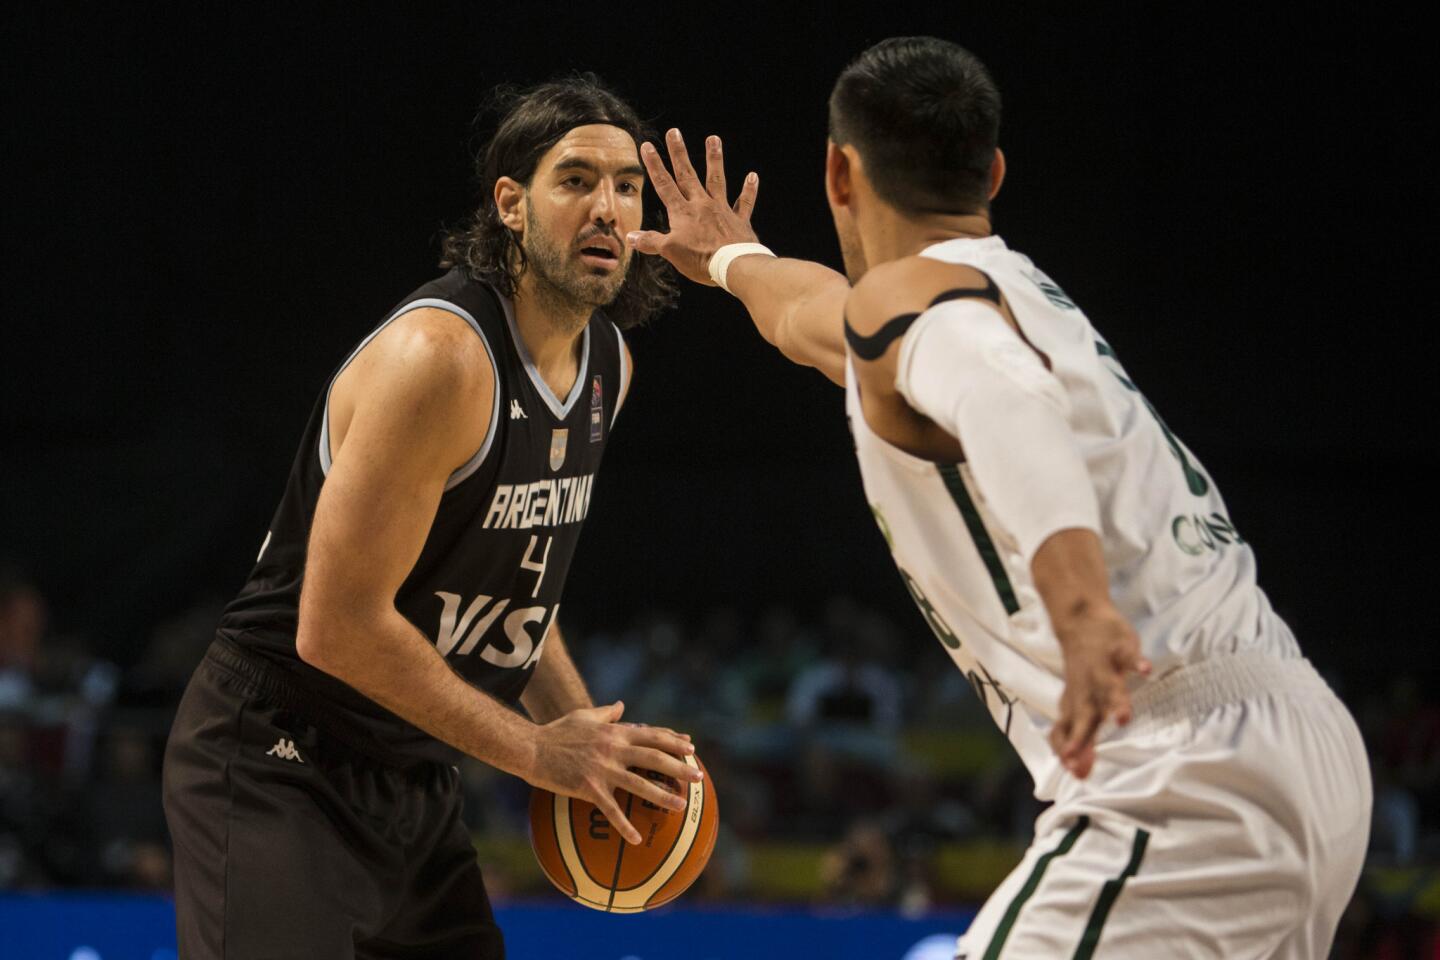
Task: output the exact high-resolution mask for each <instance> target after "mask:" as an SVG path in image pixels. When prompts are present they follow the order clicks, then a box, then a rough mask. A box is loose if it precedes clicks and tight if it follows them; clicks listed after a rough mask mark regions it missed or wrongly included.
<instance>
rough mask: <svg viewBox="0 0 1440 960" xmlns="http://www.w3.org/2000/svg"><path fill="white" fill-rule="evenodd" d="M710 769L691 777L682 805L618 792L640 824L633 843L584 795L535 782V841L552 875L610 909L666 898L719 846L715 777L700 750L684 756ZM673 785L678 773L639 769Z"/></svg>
mask: <svg viewBox="0 0 1440 960" xmlns="http://www.w3.org/2000/svg"><path fill="white" fill-rule="evenodd" d="M684 760H685V762H686V763H688V764H690V765H691V766H698V767H699V768H700V771H701V772H702V773H704V774H705V777H704V779H703V780H701V781H700V782H699V783H691V784H688V785H687V786H688V787H689V792H690V796H689V798H688V802H687V803H686V805H685V809H684V810H666V809H662V808H661V807H657V806H656V805H655V804H653V803H650V802H649V801H648V800H641V799H639V798H638V797H636V796H634V795H633V794H631V793H628V792H626V791H624V790H616V791H615V800H616V802H618V803H619V804H620V809H621V810H623V811H625V816H626V817H628V818H629V820H630V822H631V823H632V824H634V825H635V829H636V830H638V831H640V837H641V842H640V843H639V844H638V845H631V844H629V843H626V842H625V838H624V837H622V836H620V831H619V830H616V829H615V828H614V827H612V826H611V825H610V821H609V820H607V819H606V818H605V815H604V814H603V813H601V812H600V808H599V807H596V806H595V805H594V804H593V803H589V802H587V801H585V800H573V799H571V798H570V797H561V796H556V795H555V794H553V793H551V792H550V791H549V790H541V789H539V788H536V789H535V790H534V791H532V792H531V794H530V844H531V846H533V847H534V848H535V859H537V860H539V861H540V867H541V869H542V870H544V871H545V876H547V877H549V878H550V882H551V883H553V884H555V886H557V887H559V888H560V889H561V890H562V891H564V893H565V895H566V896H568V897H570V898H571V899H572V900H574V901H575V902H576V903H582V904H584V905H585V906H587V907H590V908H591V909H594V910H604V911H606V912H607V913H640V912H642V911H645V910H649V909H651V908H652V907H658V906H660V905H661V904H663V903H669V902H670V901H671V900H674V899H675V898H676V897H678V896H680V894H682V893H684V892H685V889H686V888H687V887H689V886H690V884H692V883H694V882H695V878H696V877H698V876H700V872H701V871H702V870H704V869H705V864H706V863H707V862H709V860H710V854H711V853H712V852H713V851H714V849H715V831H716V828H717V827H718V826H719V824H720V811H719V808H718V807H717V806H716V804H715V785H714V784H713V783H711V782H710V774H709V772H707V771H706V770H705V765H704V764H703V763H701V762H700V760H699V758H698V757H696V756H694V755H693V754H692V755H691V756H688V757H685V758H684ZM638 772H640V773H641V774H642V775H644V776H648V777H650V778H651V779H652V780H656V781H658V782H661V783H666V784H668V785H670V786H671V787H672V788H673V786H674V783H675V781H673V780H671V779H670V778H669V777H665V776H663V775H661V774H658V773H654V772H651V771H638Z"/></svg>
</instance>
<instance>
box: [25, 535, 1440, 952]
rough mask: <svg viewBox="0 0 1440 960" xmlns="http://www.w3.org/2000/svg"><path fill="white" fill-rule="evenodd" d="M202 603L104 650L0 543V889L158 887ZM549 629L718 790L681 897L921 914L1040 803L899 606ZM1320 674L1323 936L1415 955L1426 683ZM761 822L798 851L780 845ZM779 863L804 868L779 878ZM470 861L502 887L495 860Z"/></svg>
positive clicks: (501, 822)
mask: <svg viewBox="0 0 1440 960" xmlns="http://www.w3.org/2000/svg"><path fill="white" fill-rule="evenodd" d="M220 606H221V603H220V601H219V600H218V599H216V600H207V601H202V602H198V603H196V604H194V605H193V606H192V607H191V608H190V609H188V610H185V611H183V612H181V613H180V614H178V615H177V616H176V617H174V618H173V619H171V620H169V621H166V622H164V623H161V624H159V625H157V626H156V627H155V628H154V630H153V632H152V634H151V636H150V638H149V642H148V644H147V645H146V647H145V649H144V651H143V653H142V654H141V656H140V657H139V658H138V659H137V660H136V661H135V662H134V663H129V664H125V665H123V666H122V665H117V664H113V663H109V662H106V661H105V660H104V659H102V658H100V657H98V656H96V654H95V646H94V644H93V643H90V642H87V638H84V637H77V636H64V635H56V634H55V633H54V632H53V631H51V630H50V628H49V626H48V623H49V615H48V610H47V604H46V600H45V597H44V596H43V595H42V593H41V591H40V590H39V589H38V588H37V587H36V585H35V584H34V583H33V582H32V581H31V580H30V579H29V578H28V577H27V576H26V573H25V571H24V570H23V569H22V568H21V567H19V566H17V565H14V564H6V563H0V890H16V889H25V890H33V889H44V888H57V887H89V888H96V887H110V888H128V889H148V890H164V889H167V888H168V886H169V884H170V859H169V852H168V839H167V834H166V829H165V823H164V817H163V814H162V811H161V803H160V761H161V755H162V753H163V749H164V743H165V737H166V735H167V733H168V730H169V723H170V718H171V716H172V715H173V712H174V709H175V705H176V703H177V702H178V700H179V697H180V694H181V692H182V690H183V689H184V686H185V683H186V682H187V681H188V679H189V676H190V673H191V671H192V670H193V669H194V667H195V665H196V664H197V663H198V662H199V659H200V657H201V656H202V655H203V653H204V650H205V647H206V646H207V645H208V643H209V640H210V637H211V635H212V634H213V631H214V625H215V622H216V620H217V619H218V615H219V610H220ZM567 639H568V640H569V643H570V646H571V650H572V653H573V654H574V655H575V656H576V659H577V661H578V662H579V664H580V667H581V670H582V673H583V674H584V675H585V678H586V680H587V682H588V683H589V685H590V687H591V690H592V693H593V695H594V698H595V701H596V702H597V703H608V702H611V701H613V700H617V699H623V700H624V701H625V703H626V716H625V719H627V720H635V721H641V722H647V723H653V724H663V725H667V726H671V727H674V728H676V729H679V730H683V731H685V732H688V733H690V734H692V735H693V736H694V738H695V742H696V744H697V746H698V747H699V749H700V753H701V756H702V758H703V759H704V761H705V764H706V766H707V768H708V769H709V771H710V774H711V776H712V778H713V779H714V781H715V783H716V787H717V790H718V792H719V794H720V797H721V805H722V810H723V816H722V819H721V823H722V828H721V837H720V840H719V843H718V844H717V849H716V854H715V856H714V859H713V860H712V861H711V865H710V867H709V868H708V869H707V871H706V873H705V874H704V875H703V877H702V880H701V883H700V884H699V887H698V889H697V890H696V891H694V892H693V894H691V895H693V896H695V897H697V898H708V899H714V900H737V899H738V900H755V899H765V898H774V897H780V898H785V897H787V895H788V896H790V897H792V898H796V897H798V898H802V899H810V900H814V901H819V902H823V903H826V904H832V905H839V906H855V907H863V906H877V907H889V908H895V909H899V910H901V911H903V912H906V913H909V914H912V915H913V914H918V913H923V912H924V911H925V910H927V909H929V908H930V907H931V906H933V905H950V904H953V903H954V902H955V901H956V900H957V897H958V898H961V899H964V898H965V897H964V895H963V894H957V892H956V890H957V887H956V885H955V884H954V883H952V882H949V881H948V880H947V868H946V860H945V851H947V850H952V851H953V850H956V849H966V847H965V845H966V844H972V845H973V844H980V845H984V844H995V843H1000V844H1001V845H1004V844H1009V845H1011V846H1012V847H1018V846H1019V845H1023V844H1024V843H1025V842H1026V841H1027V840H1028V838H1029V834H1030V830H1031V827H1032V824H1033V822H1034V818H1035V817H1036V815H1037V814H1038V813H1039V812H1040V810H1041V806H1040V805H1039V804H1038V802H1036V801H1035V800H1034V799H1033V797H1032V796H1031V794H1030V781H1029V777H1028V775H1027V774H1026V773H1025V771H1024V769H1023V768H1022V767H1021V766H1020V764H1019V762H1018V760H1017V759H1016V758H1015V756H1014V754H1013V752H1012V751H1011V750H1010V749H1009V748H1008V746H1007V745H1006V744H1005V742H1004V741H1003V739H1002V738H1001V736H1000V734H999V733H998V732H997V731H996V730H995V727H994V724H993V722H992V721H991V719H990V717H989V714H988V711H987V710H986V708H985V706H984V705H983V703H982V699H981V698H982V696H984V695H985V693H986V691H985V688H984V687H983V685H982V686H980V687H977V688H972V686H971V683H970V681H969V680H967V679H966V678H965V677H964V676H962V675H961V674H960V673H959V672H958V671H956V670H954V669H953V668H952V667H951V666H950V665H949V660H948V659H947V658H946V657H945V656H944V655H943V652H942V651H941V650H940V648H939V646H938V644H936V643H935V642H934V640H933V639H932V638H930V637H929V636H928V634H926V633H924V632H923V630H922V629H921V628H920V626H919V621H918V618H917V619H916V621H915V622H914V623H908V624H905V625H904V626H903V627H902V626H901V625H899V624H897V623H895V622H893V621H892V620H890V619H889V618H887V617H886V616H884V615H882V614H880V613H878V612H876V611H874V610H870V609H866V608H864V607H861V606H859V605H857V604H856V603H854V602H852V601H850V600H848V599H846V598H835V599H832V600H831V601H829V602H828V603H826V604H824V605H823V606H822V607H821V608H819V609H813V610H805V611H802V610H797V609H791V608H788V607H775V608H771V609H768V610H763V611H758V612H755V611H739V610H735V609H731V608H724V607H722V608H717V609H713V610H710V611H708V612H704V613H702V614H700V615H672V614H669V613H665V612H661V611H651V612H649V613H647V614H645V615H643V616H640V617H638V618H636V619H635V620H634V621H633V622H632V623H630V624H629V625H628V626H626V627H625V628H624V629H621V630H618V631H602V630H590V629H587V628H586V627H585V625H584V624H576V625H570V624H567ZM1331 679H1332V683H1334V685H1335V686H1336V688H1337V690H1338V691H1339V692H1340V693H1341V694H1342V696H1345V697H1346V699H1347V701H1348V702H1349V703H1350V706H1351V709H1352V710H1353V711H1354V713H1355V715H1356V717H1357V719H1358V720H1359V722H1360V724H1361V727H1362V729H1363V731H1364V733H1365V736H1366V740H1367V743H1368V745H1369V749H1370V756H1371V762H1372V766H1373V775H1374V781H1375V812H1374V823H1373V825H1372V841H1371V865H1372V868H1373V869H1371V870H1369V871H1367V876H1366V879H1365V881H1364V883H1363V884H1362V888H1361V894H1360V896H1358V897H1357V898H1356V901H1355V904H1354V906H1353V907H1352V909H1351V911H1350V913H1349V914H1348V915H1347V917H1346V920H1345V924H1344V926H1343V927H1342V931H1341V936H1340V941H1339V944H1338V945H1337V950H1336V954H1335V955H1336V956H1340V957H1374V958H1382V960H1388V958H1391V957H1394V958H1401V957H1410V956H1435V955H1436V953H1435V951H1436V950H1437V949H1440V942H1437V941H1436V939H1435V938H1436V932H1435V925H1434V923H1433V922H1432V921H1431V920H1428V919H1425V918H1424V917H1423V916H1421V915H1420V914H1421V913H1423V911H1418V910H1417V908H1416V902H1417V900H1419V899H1421V898H1422V897H1423V896H1424V895H1425V894H1424V891H1425V890H1433V889H1435V888H1436V886H1437V883H1440V881H1437V873H1440V700H1437V697H1436V695H1435V693H1436V692H1435V691H1434V690H1429V689H1426V688H1425V685H1424V681H1423V680H1421V679H1417V678H1415V677H1410V676H1402V677H1400V678H1398V679H1395V680H1393V681H1392V682H1390V683H1389V684H1388V685H1385V686H1382V687H1380V688H1377V689H1373V690H1370V689H1366V690H1362V689H1360V688H1359V687H1358V686H1357V687H1355V689H1353V690H1352V689H1349V688H1347V687H1346V686H1345V685H1344V684H1343V683H1340V682H1339V681H1338V680H1337V678H1331ZM463 772H464V775H465V782H466V791H467V798H466V803H467V810H468V811H469V816H470V818H471V820H472V823H473V825H474V827H475V829H476V833H477V836H478V837H481V838H486V837H488V838H523V837H524V836H525V832H526V816H527V814H526V809H527V807H526V803H527V800H528V787H527V786H526V785H525V784H523V783H520V782H519V781H516V780H514V779H513V778H510V777H506V776H504V775H501V774H498V773H497V772H495V771H493V770H491V769H490V768H487V767H485V766H484V765H482V764H479V763H471V764H467V765H466V766H465V767H464V769H463ZM776 844H781V845H785V844H788V845H789V847H787V848H785V849H795V850H802V851H803V850H810V851H814V855H813V856H811V857H808V858H807V857H800V858H799V859H794V858H792V860H791V862H789V863H788V865H787V864H786V863H785V862H782V861H783V854H777V853H776V852H775V845H776ZM777 857H780V858H781V859H779V860H777ZM957 869H958V871H960V872H962V873H963V872H964V871H965V870H966V869H967V867H966V865H965V864H964V863H963V862H962V863H961V864H960V865H959V866H958V868H956V867H955V866H954V865H953V864H952V867H951V869H950V874H954V873H955V872H956V870H957ZM787 870H789V871H792V872H794V871H797V870H798V871H801V872H804V873H806V874H807V875H806V876H804V877H801V878H798V879H797V880H796V882H795V883H793V884H792V885H791V886H790V887H787V886H786V884H785V882H784V877H783V874H784V873H785V871H787ZM1396 877H1400V878H1402V880H1403V878H1405V877H1412V878H1413V880H1412V881H1411V882H1409V884H1408V885H1407V884H1406V883H1405V882H1401V881H1397V880H1395V878H1396ZM491 882H492V885H493V886H494V887H496V888H497V890H496V892H497V893H499V894H500V895H502V896H503V895H504V892H505V883H506V880H505V877H504V875H503V872H501V873H500V874H499V875H496V876H494V877H493V879H492V880H491ZM1427 884H1428V886H1427ZM962 887H963V884H962ZM980 895H981V896H983V893H982V894H980ZM1431 895H1433V894H1431ZM1426 950H1429V951H1430V952H1429V953H1426V952H1424V951H1426Z"/></svg>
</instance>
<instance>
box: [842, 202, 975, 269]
mask: <svg viewBox="0 0 1440 960" xmlns="http://www.w3.org/2000/svg"><path fill="white" fill-rule="evenodd" d="M870 234H871V236H870V237H869V238H867V242H866V244H865V258H866V260H867V262H869V263H872V264H880V263H887V262H889V261H891V260H899V259H901V258H902V257H913V256H915V255H916V254H918V253H919V252H920V251H922V250H924V249H925V248H926V247H932V246H934V245H935V244H937V243H944V242H945V241H946V240H957V239H959V238H961V237H968V238H970V239H976V240H978V239H980V238H982V237H988V236H990V235H991V229H990V218H989V217H988V216H986V215H985V214H945V213H935V214H927V215H925V216H920V217H902V216H900V215H899V214H892V215H890V216H887V217H885V218H884V219H883V220H881V222H880V223H879V224H877V225H876V228H875V229H873V230H872V231H870Z"/></svg>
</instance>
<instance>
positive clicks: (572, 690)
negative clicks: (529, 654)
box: [520, 623, 595, 723]
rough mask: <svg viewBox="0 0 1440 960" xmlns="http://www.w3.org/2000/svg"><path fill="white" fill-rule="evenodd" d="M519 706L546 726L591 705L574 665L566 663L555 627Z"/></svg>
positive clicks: (562, 640)
mask: <svg viewBox="0 0 1440 960" xmlns="http://www.w3.org/2000/svg"><path fill="white" fill-rule="evenodd" d="M520 702H521V703H522V704H523V705H524V706H525V710H526V712H528V713H529V714H530V717H531V719H533V720H534V721H535V722H536V723H549V722H550V721H551V720H555V719H557V718H559V717H562V716H564V715H565V714H567V713H569V712H570V711H571V710H579V709H581V708H582V707H593V706H594V705H595V704H594V702H593V701H591V699H590V691H589V690H587V689H586V688H585V681H584V680H582V679H581V678H580V671H579V670H577V669H575V661H574V660H572V659H570V651H569V650H568V649H566V646H565V638H564V637H563V636H561V635H560V625H559V624H558V623H557V624H555V625H554V626H552V627H551V628H550V637H549V639H548V640H546V641H545V655H544V656H543V657H541V658H540V662H539V663H537V664H536V665H535V675H534V676H533V677H531V678H530V683H529V684H528V685H527V686H526V687H525V692H524V693H523V694H521V696H520Z"/></svg>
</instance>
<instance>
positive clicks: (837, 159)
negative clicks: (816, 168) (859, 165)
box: [825, 140, 855, 207]
mask: <svg viewBox="0 0 1440 960" xmlns="http://www.w3.org/2000/svg"><path fill="white" fill-rule="evenodd" d="M854 192H855V184H854V181H853V180H852V178H851V170H850V157H849V156H847V155H846V153H845V150H844V148H843V147H841V146H839V145H838V144H836V143H835V141H834V140H829V141H827V142H826V144H825V196H826V197H828V198H829V199H830V206H832V207H848V206H850V200H851V197H852V196H853V195H854Z"/></svg>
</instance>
